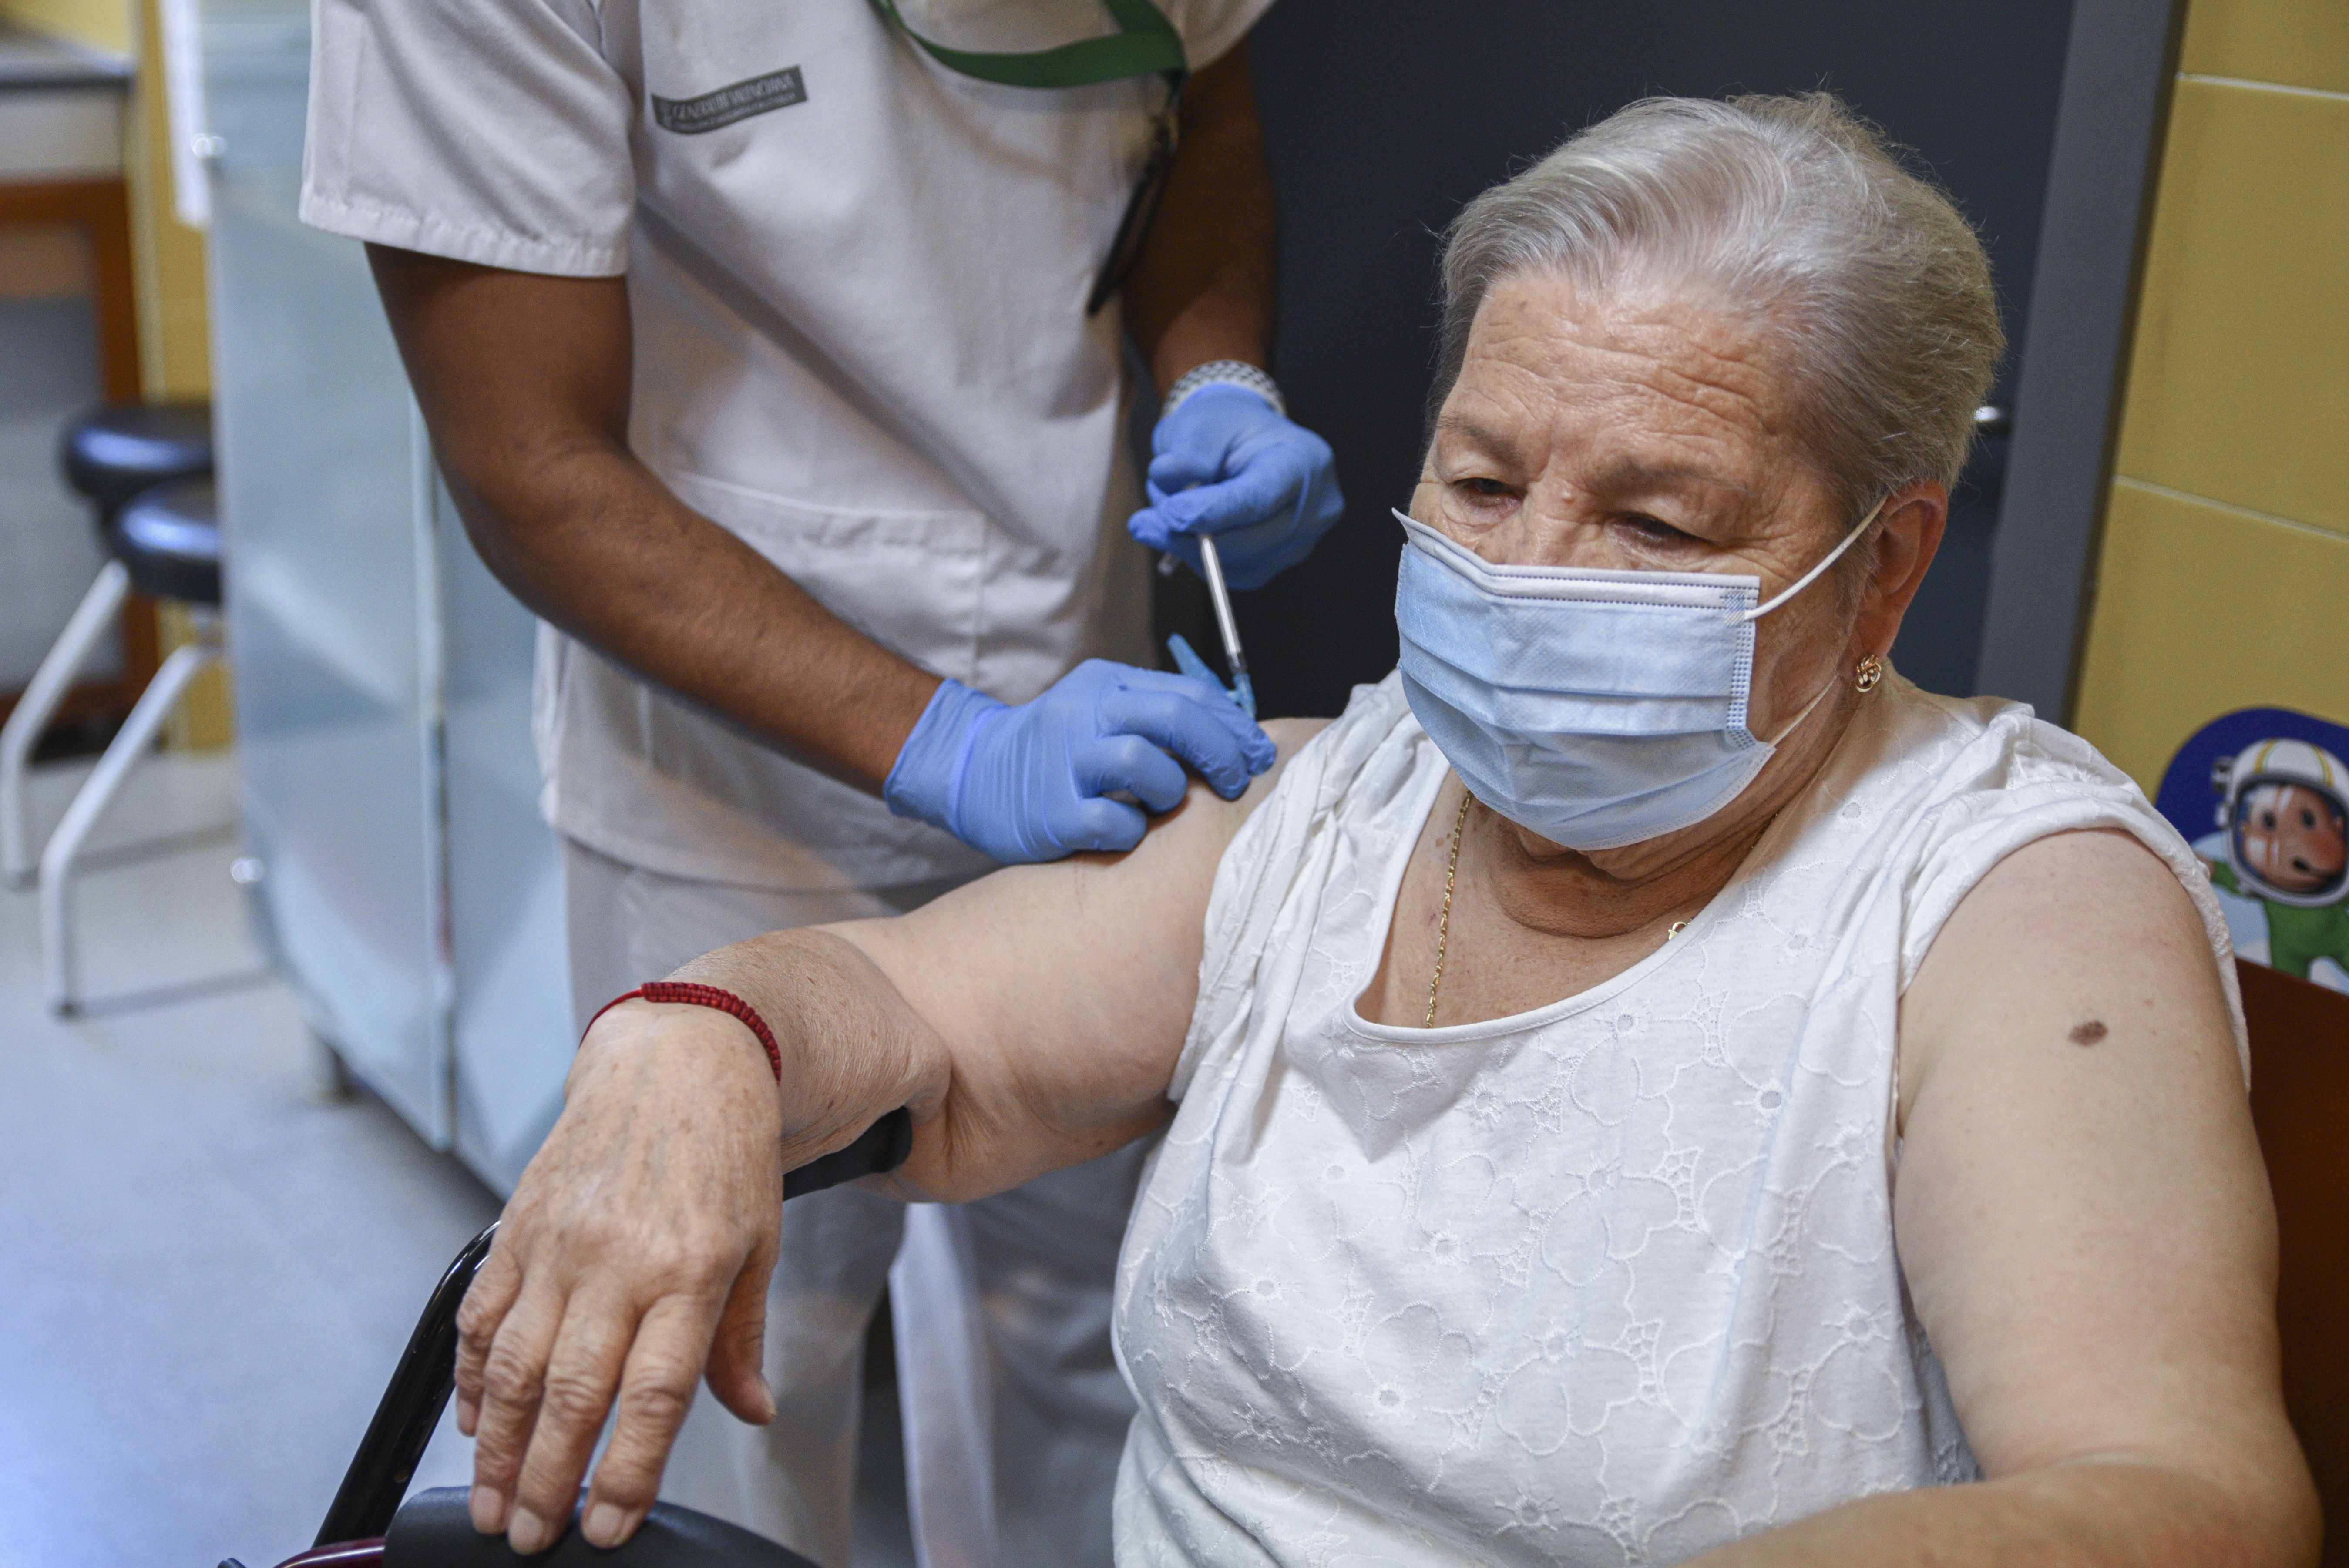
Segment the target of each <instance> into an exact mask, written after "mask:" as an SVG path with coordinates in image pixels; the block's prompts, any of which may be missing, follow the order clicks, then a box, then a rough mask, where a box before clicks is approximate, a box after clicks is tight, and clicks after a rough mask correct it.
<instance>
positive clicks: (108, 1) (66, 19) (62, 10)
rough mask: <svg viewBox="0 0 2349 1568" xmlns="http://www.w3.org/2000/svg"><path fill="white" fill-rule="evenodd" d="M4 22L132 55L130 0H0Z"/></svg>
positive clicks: (0, 15) (0, 11) (0, 19)
mask: <svg viewBox="0 0 2349 1568" xmlns="http://www.w3.org/2000/svg"><path fill="white" fill-rule="evenodd" d="M0 21H5V22H13V23H14V24H16V26H19V27H24V28H27V29H29V30H31V31H33V32H36V33H47V35H48V36H51V37H53V38H70V39H72V40H73V41H74V42H75V43H77V44H88V46H90V47H91V48H93V49H107V50H110V51H112V52H113V53H115V54H118V55H127V54H129V53H130V52H131V49H130V5H129V0H0Z"/></svg>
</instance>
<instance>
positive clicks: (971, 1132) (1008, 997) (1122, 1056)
mask: <svg viewBox="0 0 2349 1568" xmlns="http://www.w3.org/2000/svg"><path fill="white" fill-rule="evenodd" d="M1325 722H1326V721H1323V720H1308V719H1288V720H1276V721H1274V722H1272V723H1270V724H1268V725H1266V726H1265V728H1266V731H1267V733H1268V734H1269V735H1270V736H1271V737H1272V738H1273V741H1274V743H1275V745H1276V746H1277V747H1278V749H1279V761H1278V763H1277V764H1276V765H1275V767H1274V768H1273V769H1272V770H1271V771H1269V772H1268V773H1266V774H1264V775H1263V776H1262V777H1260V778H1258V779H1256V781H1255V782H1254V783H1253V784H1251V785H1250V786H1249V788H1248V789H1247V792H1246V793H1245V794H1243V795H1242V796H1241V797H1240V799H1237V800H1235V801H1225V800H1222V799H1217V798H1216V795H1215V794H1214V793H1213V792H1212V791H1210V790H1209V789H1206V786H1205V785H1202V784H1200V783H1198V782H1196V781H1194V782H1193V784H1192V786H1191V790H1190V793H1189V795H1188V796H1187V797H1186V798H1185V800H1184V803H1183V804H1182V805H1181V806H1180V807H1178V808H1177V809H1176V810H1174V811H1172V812H1170V813H1168V814H1167V815H1166V816H1164V817H1162V818H1160V819H1159V820H1157V821H1156V822H1155V823H1154V824H1153V825H1152V827H1151V830H1150V831H1149V832H1148V833H1147V834H1145V835H1144V836H1143V841H1142V843H1141V844H1140V845H1139V846H1138V847H1137V848H1135V849H1134V850H1133V851H1131V852H1130V853H1127V854H1124V855H1080V856H1076V857H1074V858H1072V859H1070V860H1066V861H1058V862H1056V863H1054V864H1051V865H1042V866H1012V867H1008V868H1006V869H1005V870H1003V871H999V872H995V873H994V874H993V875H991V876H988V877H984V878H982V879H980V880H979V881H978V882H973V883H972V884H971V885H969V886H968V887H966V888H962V889H960V890H958V891H957V892H952V893H948V894H947V895H946V896H945V897H943V898H940V899H938V900H937V901H936V902H935V903H930V904H928V905H926V906H925V907H923V908H922V909H919V910H917V911H916V912H915V913H912V914H908V915H905V916H903V917H902V918H899V919H895V920H883V921H866V922H860V923H855V924H851V925H843V926H838V927H834V928H833V931H834V932H835V933H836V934H838V935H839V936H841V937H842V938H843V939H844V940H846V941H847V942H849V943H851V944H854V946H855V947H857V948H858V949H859V950H860V951H862V952H863V953H864V954H866V955H867V956H868V957H870V958H871V959H872V960H873V962H874V965H875V966H876V967H877V968H878V969H879V970H880V971H881V972H882V974H883V975H885V976H886V977H887V978H888V980H889V981H890V983H891V984H892V985H895V988H896V990H897V992H898V993H899V995H901V996H902V997H903V998H904V999H905V1003H906V1004H907V1005H908V1006H910V1007H911V1008H912V1010H913V1011H914V1013H915V1014H916V1016H918V1017H919V1018H920V1019H921V1020H922V1021H923V1022H924V1023H925V1024H926V1025H927V1026H928V1027H929V1029H930V1030H931V1031H932V1032H934V1033H935V1035H936V1037H937V1039H938V1041H939V1043H940V1045H941V1047H943V1049H944V1050H945V1052H946V1053H947V1057H948V1058H949V1062H950V1071H951V1078H952V1081H951V1087H950V1088H949V1091H948V1093H947V1096H946V1101H945V1107H944V1109H943V1111H942V1112H941V1114H939V1115H938V1116H936V1117H934V1118H932V1119H930V1122H929V1124H928V1125H927V1126H918V1125H917V1128H916V1153H915V1158H914V1160H913V1161H909V1162H908V1169H909V1171H913V1172H916V1173H918V1172H921V1171H925V1170H929V1171H935V1170H936V1166H935V1164H934V1161H938V1160H940V1159H941V1158H943V1157H945V1156H947V1155H948V1154H950V1155H951V1158H952V1161H953V1163H955V1164H956V1165H957V1166H960V1167H963V1168H964V1169H963V1171H962V1177H964V1178H969V1177H977V1178H979V1180H978V1181H977V1183H976V1185H977V1186H978V1187H984V1188H987V1189H989V1190H992V1189H994V1188H997V1187H999V1186H1004V1185H1009V1181H1010V1180H1018V1179H1024V1176H1025V1175H1028V1174H1033V1173H1034V1172H1035V1171H1043V1170H1047V1169H1050V1168H1052V1167H1054V1166H1058V1165H1066V1164H1073V1163H1075V1162H1076V1161H1080V1160H1084V1159H1090V1158H1092V1155H1094V1154H1097V1153H1101V1152H1103V1151H1105V1150H1109V1149H1112V1148H1115V1147H1117V1146H1118V1145H1119V1144H1122V1143H1124V1142H1127V1141H1129V1140H1132V1139H1133V1138H1135V1137H1138V1136H1140V1135H1141V1134H1143V1132H1146V1131H1148V1130H1151V1129H1152V1128H1154V1127H1155V1126H1157V1125H1158V1123H1159V1122H1160V1121H1162V1120H1164V1117H1165V1115H1166V1104H1165V1093H1166V1085H1167V1080H1168V1079H1169V1078H1170V1077H1171V1076H1172V1074H1173V1071H1174V1061H1175V1058H1176V1057H1177V1056H1178V1055H1179V1054H1180V1053H1181V1051H1182V1047H1183V1040H1184V1037H1185V1033H1186V1032H1187V1031H1188V1029H1189V1026H1190V1021H1191V1011H1192V1007H1193V1006H1194V1004H1195V1001H1196V998H1197V993H1198V975H1199V960H1200V954H1201V952H1202V949H1203V946H1204V944H1205V939H1206V912H1207V897H1208V894H1209V892H1210V891H1211V890H1212V889H1213V887H1214V883H1215V878H1216V867H1217V866H1218V865H1219V864H1220V863H1221V862H1222V860H1223V855H1224V851H1225V850H1226V847H1228V846H1229V844H1230V843H1231V841H1232V839H1233V837H1234V835H1236V834H1237V832H1238V831H1239V830H1240V826H1241V824H1242V823H1244V822H1245V821H1246V820H1247V818H1248V816H1249V815H1250V814H1251V813H1252V812H1253V811H1254V810H1256V809H1257V806H1259V805H1261V804H1262V803H1263V802H1264V800H1265V799H1267V798H1268V797H1269V796H1270V794H1271V792H1272V789H1273V786H1274V784H1275V782H1276V781H1277V780H1278V778H1279V776H1280V774H1281V772H1282V771H1283V770H1284V769H1286V767H1287V765H1288V759H1289V758H1291V757H1293V756H1294V755H1295V754H1296V752H1297V749H1298V748H1299V747H1301V746H1302V745H1303V744H1304V743H1305V742H1306V741H1307V740H1309V739H1310V738H1312V737H1313V736H1314V735H1315V734H1317V733H1319V730H1320V729H1321V728H1322V727H1323V726H1324V723H1325ZM926 1144H927V1145H928V1146H929V1147H927V1148H926ZM920 1179H921V1178H920V1176H919V1175H918V1174H917V1175H916V1180H920ZM932 1180H933V1181H935V1180H936V1177H935V1176H934V1177H933V1178H932ZM925 1184H926V1185H927V1184H928V1183H927V1182H926V1183H925ZM967 1184H968V1183H967V1181H965V1180H961V1179H958V1180H957V1181H955V1182H954V1183H953V1185H954V1187H955V1189H956V1190H957V1191H960V1190H963V1188H964V1187H965V1186H966V1185H967ZM932 1190H936V1188H933V1189H932Z"/></svg>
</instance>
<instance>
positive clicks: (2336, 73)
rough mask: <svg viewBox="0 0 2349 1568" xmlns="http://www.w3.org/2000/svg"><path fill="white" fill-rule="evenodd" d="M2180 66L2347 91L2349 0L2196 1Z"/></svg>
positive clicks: (2213, 73)
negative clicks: (2348, 0) (2346, 1)
mask: <svg viewBox="0 0 2349 1568" xmlns="http://www.w3.org/2000/svg"><path fill="white" fill-rule="evenodd" d="M2178 69H2180V70H2182V71H2192V72H2197V73H2202V74H2207V75H2209V76H2214V77H2244V78H2246V79H2248V80H2251V81H2255V82H2281V83H2282V84H2284V85H2285V86H2288V87H2296V88H2325V89H2328V90H2330V91H2333V92H2349V5H2344V4H2342V0H2194V3H2193V5H2191V6H2190V7H2189V9H2188V11H2187V13H2186V39H2185V43H2184V46H2183V48H2182V50H2181V53H2180V57H2179V59H2178Z"/></svg>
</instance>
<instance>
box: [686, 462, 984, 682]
mask: <svg viewBox="0 0 2349 1568" xmlns="http://www.w3.org/2000/svg"><path fill="white" fill-rule="evenodd" d="M665 477H667V480H668V482H669V484H670V486H671V487H672V488H673V489H674V490H676V492H677V494H678V499H680V500H683V501H684V502H685V503H686V504H687V505H688V506H690V507H692V508H694V509H695V510H696V511H699V512H700V513H701V514H702V515H703V516H705V517H708V518H709V519H710V520H711V521H714V522H716V523H718V524H719V525H720V526H721V527H723V528H725V529H726V530H727V531H729V532H730V533H732V534H733V535H734V536H735V537H736V538H738V539H740V540H741V541H742V542H744V543H745V544H748V545H749V546H750V548H751V549H753V550H755V551H757V552H759V553H760V554H761V555H762V556H764V557H765V558H766V559H767V560H768V561H770V562H773V563H774V565H775V566H776V567H777V568H778V569H779V570H780V571H781V573H783V575H785V576H786V577H789V578H791V579H792V581H793V582H795V583H798V584H799V585H800V586H801V587H802V588H804V589H806V590H807V591H808V593H810V594H812V596H813V597H814V598H815V600H816V602H817V603H820V604H822V605H823V607H824V608H825V609H827V610H829V611H831V612H832V613H833V614H835V615H837V616H839V617H840V618H841V619H842V620H843V621H844V622H846V623H847V624H849V625H850V626H852V627H854V628H855V629H856V630H857V631H859V632H862V633H863V634H864V635H866V636H868V637H870V638H872V639H873V640H874V642H876V643H878V644H880V645H882V646H883V647H885V648H887V649H889V650H890V651H891V652H893V653H895V654H896V655H899V656H901V657H903V658H905V659H908V660H910V661H912V662H913V663H915V664H916V665H921V666H922V667H923V668H924V669H926V670H928V671H929V672H930V673H931V674H933V675H940V676H951V677H952V678H954V679H956V680H960V681H969V680H971V679H972V678H973V677H974V675H975V673H976V665H977V662H978V630H979V626H978V618H979V598H980V593H979V590H980V583H981V582H982V580H983V577H984V572H983V568H984V565H985V562H986V558H987V554H988V536H989V525H988V521H987V519H986V518H985V517H984V516H982V515H981V514H979V513H978V512H975V511H876V510H871V509H863V508H850V507H834V506H824V505H819V504H816V503H813V502H810V501H802V500H793V499H791V498H788V497H784V496H778V495H771V494H768V493H766V492H764V491H761V490H750V489H747V488H745V487H743V486H740V485H734V484H728V483H726V482H725V481H723V480H712V479H705V478H702V477H700V476H698V475H694V474H670V475H667V476H665Z"/></svg>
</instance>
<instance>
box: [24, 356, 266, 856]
mask: <svg viewBox="0 0 2349 1568" xmlns="http://www.w3.org/2000/svg"><path fill="white" fill-rule="evenodd" d="M57 462H58V466H59V467H61V468H62V469H65V477H66V482H67V484H69V485H71V486H73V488H74V489H75V490H78V491H80V492H81V493H82V494H83V495H85V496H87V497H88V498H89V500H91V502H93V503H94V505H95V507H96V509H97V512H98V518H97V521H98V532H99V534H100V535H101V536H102V537H103V538H104V539H105V540H106V548H107V562H106V565H105V566H104V567H102V568H100V569H99V571H98V581H97V582H95V583H91V584H90V585H89V592H88V593H85V594H83V595H82V600H81V607H80V608H79V609H78V610H76V611H75V612H74V613H73V618H72V619H71V620H69V621H67V623H66V629H65V630H64V631H63V632H62V633H60V634H58V636H57V642H56V644H55V645H52V646H51V647H50V649H49V651H48V653H47V655H45V656H44V657H43V658H42V660H41V667H40V668H39V669H37V670H36V671H35V672H34V673H33V679H32V684H30V685H29V686H26V688H25V695H24V696H22V697H20V698H18V699H17V702H16V708H15V709H14V710H13V711H12V712H10V714H9V715H8V722H7V724H6V726H5V727H0V877H5V879H6V882H7V884H8V885H9V886H10V887H15V888H21V887H25V886H27V885H29V884H30V883H31V882H32V880H33V851H32V849H31V846H30V844H29V842H28V840H27V837H26V821H25V769H26V767H27V766H28V765H29V764H30V762H31V760H32V756H33V748H34V747H35V746H36V745H38V744H39V743H40V738H41V735H42V732H43V731H45V730H47V728H48V727H49V720H50V719H51V718H52V717H55V716H56V714H57V706H58V704H60V703H62V702H64V701H65V697H66V693H67V690H68V689H70V688H71V686H73V682H74V677H75V676H78V675H79V674H80V673H81V667H82V665H84V664H86V663H87V662H88V659H89V655H91V653H92V652H94V651H95V650H96V649H97V647H98V643H99V642H100V641H101V640H102V639H103V638H104V637H105V636H106V634H107V633H108V632H109V631H110V630H112V628H113V626H114V618H115V615H116V614H117V612H119V610H120V609H121V608H122V601H123V599H124V597H125V596H126V595H127V594H129V592H130V589H131V585H132V578H131V573H130V569H129V567H128V566H127V565H125V564H124V563H123V561H122V559H121V557H120V556H119V554H118V553H117V552H116V551H115V548H114V537H113V532H114V525H115V518H116V514H117V513H119V511H121V510H122V508H123V507H124V506H125V505H127V504H128V503H129V500H130V499H131V498H132V497H134V496H136V495H138V494H139V493H140V491H142V490H152V489H153V488H154V487H155V486H157V485H160V484H169V483H171V481H173V480H185V479H194V478H197V477H200V476H202V475H205V474H209V473H211V472H212V410H211V409H210V408H209V407H207V406H206V405H204V404H202V403H164V404H156V405H153V406H151V407H149V406H132V407H120V408H99V409H97V410H95V411H93V412H91V413H88V414H85V415H83V416H82V417H81V418H78V419H76V420H75V421H74V422H73V423H72V424H70V425H68V426H67V427H66V430H65V435H64V437H63V438H61V439H60V440H59V441H58V443H57ZM217 582H218V578H217V573H215V577H214V583H215V586H214V587H213V589H212V601H211V602H212V603H215V604H217V603H219V602H220V590H219V587H218V586H217ZM140 588H141V589H142V591H144V590H145V584H143V583H141V584H140Z"/></svg>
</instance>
